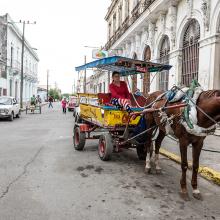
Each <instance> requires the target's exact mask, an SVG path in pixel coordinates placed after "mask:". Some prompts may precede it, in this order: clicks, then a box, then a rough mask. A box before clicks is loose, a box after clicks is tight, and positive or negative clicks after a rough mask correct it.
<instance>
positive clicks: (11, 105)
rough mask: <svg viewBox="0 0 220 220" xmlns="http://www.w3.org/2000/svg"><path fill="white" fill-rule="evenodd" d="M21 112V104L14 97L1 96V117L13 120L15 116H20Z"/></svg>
mask: <svg viewBox="0 0 220 220" xmlns="http://www.w3.org/2000/svg"><path fill="white" fill-rule="evenodd" d="M20 113H21V111H20V106H19V104H18V102H17V100H16V99H15V98H14V97H10V96H0V118H8V119H9V120H10V121H13V119H14V117H16V118H19V117H20Z"/></svg>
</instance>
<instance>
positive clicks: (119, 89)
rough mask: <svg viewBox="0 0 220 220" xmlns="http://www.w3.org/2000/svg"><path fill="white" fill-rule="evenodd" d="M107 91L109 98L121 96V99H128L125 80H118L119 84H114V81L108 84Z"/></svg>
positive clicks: (128, 94)
mask: <svg viewBox="0 0 220 220" xmlns="http://www.w3.org/2000/svg"><path fill="white" fill-rule="evenodd" d="M109 91H110V93H111V98H117V99H119V98H121V99H130V93H129V91H128V87H127V84H126V82H124V81H120V86H116V85H115V84H114V83H111V84H110V85H109Z"/></svg>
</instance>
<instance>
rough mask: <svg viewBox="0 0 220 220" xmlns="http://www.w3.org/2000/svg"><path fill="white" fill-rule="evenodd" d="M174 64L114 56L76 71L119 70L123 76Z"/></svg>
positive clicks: (166, 67)
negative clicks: (94, 69)
mask: <svg viewBox="0 0 220 220" xmlns="http://www.w3.org/2000/svg"><path fill="white" fill-rule="evenodd" d="M171 67H172V66H170V65H167V64H161V63H153V62H147V61H143V60H135V59H130V58H127V57H121V56H112V57H107V58H103V59H99V60H95V61H93V62H90V63H87V64H84V65H82V66H78V67H76V68H75V70H76V71H82V70H85V69H93V68H96V69H101V70H107V71H117V72H119V73H120V74H121V75H122V76H127V75H134V74H138V73H149V72H160V71H163V70H169V69H170V68H171Z"/></svg>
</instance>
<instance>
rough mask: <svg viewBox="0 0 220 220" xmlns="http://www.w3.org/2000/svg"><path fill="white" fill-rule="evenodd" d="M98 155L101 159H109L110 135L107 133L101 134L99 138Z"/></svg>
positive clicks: (111, 149) (111, 150) (111, 144)
mask: <svg viewBox="0 0 220 220" xmlns="http://www.w3.org/2000/svg"><path fill="white" fill-rule="evenodd" d="M98 151H99V157H100V159H101V160H103V161H107V160H110V159H111V154H112V152H113V143H112V137H111V135H110V134H109V133H106V134H103V135H101V136H100V138H99V149H98Z"/></svg>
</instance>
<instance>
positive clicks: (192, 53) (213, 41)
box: [104, 0, 220, 94]
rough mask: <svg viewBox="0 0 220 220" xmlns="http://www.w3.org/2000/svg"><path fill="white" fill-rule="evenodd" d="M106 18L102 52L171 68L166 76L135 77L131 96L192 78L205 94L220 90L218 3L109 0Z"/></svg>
mask: <svg viewBox="0 0 220 220" xmlns="http://www.w3.org/2000/svg"><path fill="white" fill-rule="evenodd" d="M105 19H106V21H107V23H108V41H107V44H106V46H105V47H106V49H108V50H109V51H111V50H115V51H118V55H121V56H125V57H130V58H136V59H140V60H147V61H153V62H160V63H165V64H170V65H172V68H171V70H170V71H163V72H161V73H153V74H144V75H143V76H141V75H139V76H134V77H133V78H132V79H131V80H130V81H129V82H130V83H129V84H130V86H131V90H132V91H134V90H136V88H139V89H140V90H141V91H142V92H144V93H145V94H147V93H148V92H153V91H155V90H167V89H169V88H171V87H172V86H173V85H174V84H176V85H185V86H188V85H189V84H190V83H191V81H192V79H198V81H199V83H200V84H201V85H202V86H203V88H204V89H220V1H219V0H112V2H111V5H110V7H109V8H108V12H107V15H106V17H105ZM104 75H105V81H106V82H107V80H108V78H109V76H108V74H104Z"/></svg>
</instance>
